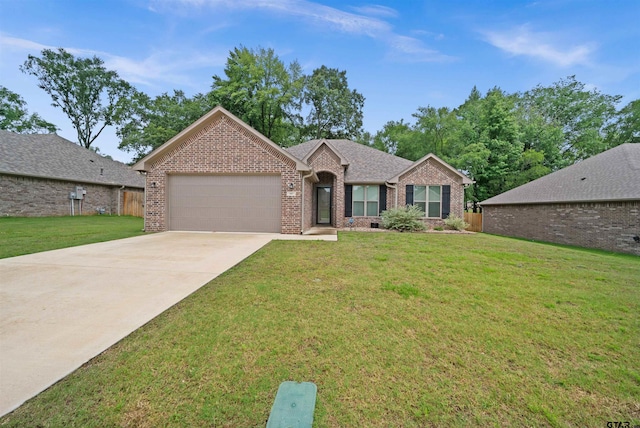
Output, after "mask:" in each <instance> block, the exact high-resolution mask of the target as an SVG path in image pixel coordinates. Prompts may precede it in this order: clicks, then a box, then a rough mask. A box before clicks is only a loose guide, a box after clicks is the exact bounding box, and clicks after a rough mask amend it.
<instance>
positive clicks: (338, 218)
mask: <svg viewBox="0 0 640 428" xmlns="http://www.w3.org/2000/svg"><path fill="white" fill-rule="evenodd" d="M307 164H308V165H309V166H311V167H312V168H313V169H314V170H315V172H316V174H318V175H319V178H320V177H327V178H328V177H329V175H328V174H326V173H329V174H331V175H332V177H333V179H332V180H331V182H329V181H328V180H325V181H324V182H322V183H317V184H316V185H315V186H314V190H313V201H314V202H313V209H312V210H311V215H312V217H311V222H312V224H314V225H315V224H316V210H317V206H316V200H315V199H316V196H315V195H316V193H315V192H316V190H315V189H316V186H318V185H322V184H331V186H332V191H333V194H332V196H331V197H332V198H333V200H332V201H331V202H332V209H331V225H332V226H333V227H337V228H339V227H342V225H343V223H344V221H342V220H343V219H344V167H343V166H342V165H340V158H339V157H338V156H337V155H336V154H335V153H334V152H333V150H331V149H330V148H329V147H327V145H326V144H323V145H321V146H320V147H319V148H318V150H316V151H315V153H313V154H312V155H311V156H310V157H309V159H308V161H307ZM322 173H325V174H322Z"/></svg>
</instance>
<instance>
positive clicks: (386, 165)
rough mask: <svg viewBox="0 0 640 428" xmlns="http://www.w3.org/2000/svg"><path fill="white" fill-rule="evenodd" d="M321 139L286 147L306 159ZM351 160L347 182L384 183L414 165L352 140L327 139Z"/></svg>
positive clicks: (345, 177)
mask: <svg viewBox="0 0 640 428" xmlns="http://www.w3.org/2000/svg"><path fill="white" fill-rule="evenodd" d="M320 141H321V140H311V141H307V142H305V143H302V144H298V145H297V146H293V147H289V148H288V149H286V150H287V151H288V152H289V153H291V154H292V155H293V156H295V157H297V158H298V159H300V160H302V159H304V158H305V157H306V156H307V155H308V154H309V152H310V151H311V150H313V149H314V148H315V147H316V146H317V145H318V143H319V142H320ZM326 141H328V142H329V144H330V145H331V146H333V147H334V148H335V149H336V150H337V151H339V152H340V154H341V155H342V156H343V157H344V158H345V159H346V160H347V161H348V162H349V166H348V167H347V171H346V172H345V175H344V180H345V182H347V183H384V182H385V181H386V180H389V179H390V178H391V177H394V176H396V175H398V174H399V173H400V172H402V171H404V170H405V169H407V168H409V167H410V166H411V165H413V162H412V161H410V160H407V159H404V158H401V157H398V156H394V155H390V154H389V153H385V152H383V151H380V150H377V149H374V148H373V147H369V146H365V145H364V144H359V143H355V142H353V141H350V140H326Z"/></svg>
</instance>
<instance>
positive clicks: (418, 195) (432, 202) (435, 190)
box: [413, 186, 440, 218]
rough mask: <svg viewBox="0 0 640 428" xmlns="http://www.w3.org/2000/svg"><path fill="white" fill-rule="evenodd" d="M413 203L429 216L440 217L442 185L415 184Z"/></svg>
mask: <svg viewBox="0 0 640 428" xmlns="http://www.w3.org/2000/svg"><path fill="white" fill-rule="evenodd" d="M413 204H414V205H415V206H417V207H419V208H420V209H421V210H422V212H424V213H425V214H426V216H427V217H434V218H440V186H415V187H414V188H413Z"/></svg>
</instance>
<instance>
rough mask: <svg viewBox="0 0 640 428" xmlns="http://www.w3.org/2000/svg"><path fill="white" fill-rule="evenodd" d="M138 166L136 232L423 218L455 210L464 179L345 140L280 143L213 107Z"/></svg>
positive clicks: (283, 228) (430, 161)
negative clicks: (142, 184)
mask: <svg viewBox="0 0 640 428" xmlns="http://www.w3.org/2000/svg"><path fill="white" fill-rule="evenodd" d="M134 169H137V170H140V171H146V173H147V205H146V214H145V230H147V231H164V230H200V231H234V232H239V231H240V232H275V233H290V234H299V233H302V232H304V231H306V230H308V229H310V228H311V227H313V226H316V225H327V226H333V227H336V228H343V227H348V226H349V220H350V219H353V223H352V224H353V225H354V226H366V227H370V226H371V225H372V224H374V226H375V224H379V223H380V221H381V218H380V213H381V212H382V211H384V210H385V209H388V208H391V207H396V206H402V205H405V204H407V203H409V204H415V205H418V206H420V207H422V208H423V209H424V211H425V213H426V215H425V219H424V221H425V223H427V224H429V225H432V226H435V225H440V224H442V222H443V219H444V218H446V217H448V216H449V214H455V215H457V216H459V217H462V215H463V198H464V196H463V195H464V187H465V186H466V185H468V184H470V183H471V180H469V179H468V178H467V177H466V176H465V175H464V174H461V173H460V172H458V171H457V170H455V169H454V168H452V167H451V166H449V165H448V164H446V163H445V162H443V161H442V160H440V159H438V158H437V157H436V156H434V155H427V156H425V157H424V158H422V159H420V160H418V161H416V162H412V161H409V160H406V159H402V158H399V157H397V156H393V155H390V154H388V153H384V152H381V151H379V150H376V149H373V148H371V147H367V146H364V145H361V144H357V143H354V142H352V141H348V140H314V141H308V142H306V143H303V144H300V145H298V146H295V147H291V148H289V149H287V150H285V149H282V148H281V147H279V146H277V145H276V144H274V143H273V142H272V141H270V140H269V139H268V138H266V137H265V136H264V135H262V134H260V133H259V132H257V131H256V130H254V129H253V128H251V127H250V126H248V125H247V124H245V123H244V122H242V121H241V120H240V119H238V118H237V117H235V116H234V115H232V114H231V113H229V112H228V111H227V110H225V109H224V108H222V107H216V108H215V109H213V110H212V111H210V112H209V113H207V114H206V115H205V116H203V117H202V118H200V119H199V120H198V121H196V122H195V123H194V124H192V125H191V126H189V127H188V128H187V129H185V130H184V131H182V132H181V133H179V134H178V135H176V136H175V137H174V138H172V139H171V140H169V141H168V142H166V143H165V144H164V145H162V146H161V147H159V148H157V149H156V150H154V151H153V152H151V153H150V154H149V155H148V156H146V157H145V158H144V159H142V160H141V161H140V162H138V163H137V164H136V165H134Z"/></svg>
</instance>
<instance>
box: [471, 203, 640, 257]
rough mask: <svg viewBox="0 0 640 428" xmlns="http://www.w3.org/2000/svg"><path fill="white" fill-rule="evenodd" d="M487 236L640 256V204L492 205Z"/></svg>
mask: <svg viewBox="0 0 640 428" xmlns="http://www.w3.org/2000/svg"><path fill="white" fill-rule="evenodd" d="M482 219H483V232H487V233H494V234H497V235H506V236H514V237H519V238H526V239H533V240H537V241H546V242H554V243H558V244H567V245H576V246H580V247H587V248H598V249H602V250H608V251H617V252H623V253H629V254H635V255H638V256H640V243H637V242H635V241H634V240H633V237H634V236H638V235H640V201H629V202H601V203H574V204H535V205H534V204H529V205H488V206H484V207H483V209H482Z"/></svg>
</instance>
